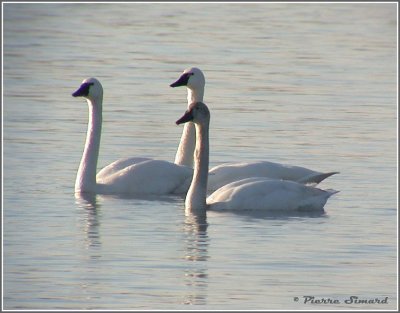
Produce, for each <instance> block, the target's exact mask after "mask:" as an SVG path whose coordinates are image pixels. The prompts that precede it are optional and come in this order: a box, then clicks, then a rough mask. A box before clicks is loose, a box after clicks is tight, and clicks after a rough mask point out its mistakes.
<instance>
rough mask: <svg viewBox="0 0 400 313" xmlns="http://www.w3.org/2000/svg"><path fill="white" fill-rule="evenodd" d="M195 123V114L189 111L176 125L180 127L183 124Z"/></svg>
mask: <svg viewBox="0 0 400 313" xmlns="http://www.w3.org/2000/svg"><path fill="white" fill-rule="evenodd" d="M190 121H193V114H192V110H188V111H186V112H185V114H183V116H182V117H181V118H180V119H179V120H177V121H176V125H180V124H183V123H187V122H190Z"/></svg>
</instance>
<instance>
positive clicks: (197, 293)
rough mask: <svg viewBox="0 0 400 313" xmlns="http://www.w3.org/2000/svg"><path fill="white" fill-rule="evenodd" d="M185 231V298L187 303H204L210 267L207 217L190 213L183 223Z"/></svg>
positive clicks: (205, 301)
mask: <svg viewBox="0 0 400 313" xmlns="http://www.w3.org/2000/svg"><path fill="white" fill-rule="evenodd" d="M183 228H184V233H185V256H184V257H185V260H186V261H187V263H186V266H187V267H186V269H185V273H184V275H185V276H184V284H185V286H186V287H187V290H188V292H187V294H186V295H185V298H184V300H183V304H186V305H204V304H206V303H207V288H208V268H207V260H208V258H209V255H208V246H209V241H210V239H209V237H208V234H207V228H208V223H207V217H205V216H195V215H188V216H185V222H184V224H183Z"/></svg>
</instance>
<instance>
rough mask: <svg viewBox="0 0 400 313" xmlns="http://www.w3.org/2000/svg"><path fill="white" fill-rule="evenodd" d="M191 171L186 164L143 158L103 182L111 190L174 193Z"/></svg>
mask: <svg viewBox="0 0 400 313" xmlns="http://www.w3.org/2000/svg"><path fill="white" fill-rule="evenodd" d="M192 173H193V170H192V169H191V168H188V167H186V166H181V165H176V164H174V163H171V162H167V161H163V160H145V161H143V162H138V163H135V164H133V165H130V166H128V167H126V168H123V169H121V170H119V171H118V172H115V173H114V174H113V175H111V176H108V177H106V178H105V179H104V181H103V184H106V185H109V186H112V187H111V188H112V192H118V193H127V194H153V195H165V194H172V193H175V190H177V189H179V188H180V187H181V185H182V184H184V183H185V182H186V181H187V179H188V178H189V177H191V176H192ZM186 191H187V189H186V190H185V191H184V192H186Z"/></svg>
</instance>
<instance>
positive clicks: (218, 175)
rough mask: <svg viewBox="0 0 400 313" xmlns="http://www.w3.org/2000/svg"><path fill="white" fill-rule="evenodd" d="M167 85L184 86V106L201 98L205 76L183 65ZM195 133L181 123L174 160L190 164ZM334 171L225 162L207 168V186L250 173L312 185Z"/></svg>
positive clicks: (226, 182) (214, 188)
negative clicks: (185, 89) (181, 129)
mask: <svg viewBox="0 0 400 313" xmlns="http://www.w3.org/2000/svg"><path fill="white" fill-rule="evenodd" d="M170 86H171V87H179V86H186V87H187V92H188V96H187V100H188V106H189V105H190V104H191V103H193V102H203V96H204V87H205V78H204V74H203V72H202V71H201V70H200V69H198V68H196V67H192V68H188V69H185V70H184V72H183V74H182V75H181V76H180V77H179V79H178V80H177V81H176V82H174V83H172V84H171V85H170ZM195 136H196V135H195V129H194V126H193V123H187V124H185V126H184V130H183V133H182V137H181V141H180V143H179V147H178V151H177V153H176V157H175V163H176V164H180V165H186V166H190V167H193V151H194V148H195V138H196V137H195ZM337 173H338V172H329V173H321V172H317V171H313V170H310V169H308V168H304V167H300V166H291V165H286V164H280V163H275V162H268V161H259V162H250V163H249V162H242V163H225V164H221V165H218V166H215V167H213V168H212V169H210V171H209V178H208V190H209V191H215V190H217V189H218V188H220V187H222V186H224V185H226V184H229V183H230V182H233V181H237V180H240V179H244V178H249V177H254V176H261V177H269V178H275V179H284V180H292V181H296V182H299V183H302V184H313V185H316V184H318V183H320V182H321V181H322V180H324V179H325V178H327V177H329V176H331V175H333V174H337Z"/></svg>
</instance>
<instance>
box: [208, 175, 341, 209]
mask: <svg viewBox="0 0 400 313" xmlns="http://www.w3.org/2000/svg"><path fill="white" fill-rule="evenodd" d="M334 193H335V192H330V191H324V190H321V189H318V188H314V187H309V186H304V185H302V184H299V183H296V182H291V181H283V180H273V179H262V178H253V179H251V178H250V179H244V180H241V181H237V182H234V183H232V184H229V185H226V186H224V187H222V188H220V189H218V190H217V191H215V192H214V193H213V194H212V195H210V196H209V197H208V198H207V203H208V204H210V205H211V209H215V210H269V211H281V212H285V211H293V210H323V207H324V205H325V203H326V201H327V200H328V198H329V197H330V196H331V195H332V194H334Z"/></svg>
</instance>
